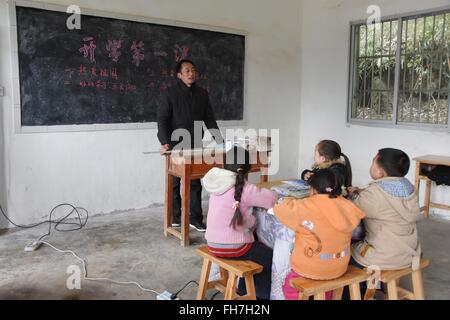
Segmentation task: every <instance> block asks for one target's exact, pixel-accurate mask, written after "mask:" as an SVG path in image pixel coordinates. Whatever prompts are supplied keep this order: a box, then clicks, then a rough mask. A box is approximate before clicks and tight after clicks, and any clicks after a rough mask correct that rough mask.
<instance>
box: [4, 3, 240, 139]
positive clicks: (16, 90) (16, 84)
mask: <svg viewBox="0 0 450 320" xmlns="http://www.w3.org/2000/svg"><path fill="white" fill-rule="evenodd" d="M16 6H20V7H29V8H36V9H43V10H51V11H57V12H66V10H67V8H68V6H63V5H56V4H50V3H44V2H34V1H26V0H10V1H9V2H8V7H9V28H10V42H11V66H12V89H13V96H12V98H13V99H12V100H13V110H14V112H13V117H14V132H15V133H44V132H85V131H110V130H140V129H156V128H157V124H156V122H146V123H114V124H81V125H51V126H22V123H21V97H20V81H19V79H20V74H19V50H18V33H17V23H16V19H17V15H16ZM81 11H82V12H81V13H82V15H90V16H96V17H104V18H113V19H122V20H129V21H136V22H143V23H154V24H161V25H167V26H175V27H184V28H191V29H198V30H206V31H216V32H223V33H229V34H237V35H242V36H244V38H245V43H247V41H246V40H247V36H248V32H247V31H244V30H238V29H233V28H225V27H217V26H210V25H204V24H195V23H190V22H182V21H177V20H169V19H160V18H153V17H146V16H137V15H131V14H123V13H114V12H109V11H103V10H98V9H90V8H84V7H83V8H81ZM81 23H83V22H81ZM244 55H245V56H244V90H243V92H244V101H243V102H244V110H243V119H242V120H231V121H218V125H219V127H234V126H239V127H242V126H246V125H247V63H246V62H247V45H245V52H244Z"/></svg>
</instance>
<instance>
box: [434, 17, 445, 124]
mask: <svg viewBox="0 0 450 320" xmlns="http://www.w3.org/2000/svg"><path fill="white" fill-rule="evenodd" d="M442 16H443V18H442V19H443V20H442V37H441V41H440V44H441V45H442V47H444V45H445V43H444V36H445V23H446V21H445V13H444V14H443V15H442ZM443 58H444V55H443V50H439V54H438V61H439V81H438V88H437V92H438V95H437V101H438V103H439V105H438V110H437V112H436V124H439V120H440V116H439V113H440V111H441V106H440V104H441V85H442V65H443V63H442V60H443Z"/></svg>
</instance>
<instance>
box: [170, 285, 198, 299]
mask: <svg viewBox="0 0 450 320" xmlns="http://www.w3.org/2000/svg"><path fill="white" fill-rule="evenodd" d="M190 283H195V284H196V285H197V287H198V286H199V284H198V282H197V281H195V280H191V281H189V282H188V283H186V284H185V285H184V286H183V288H181V289H180V290H178V291H177V292H175V293H173V294H172V295H171V296H170V300H175V299H176V298H178V295H179V294H180V292H181V291H183V290H184V289H186V287H187V286H188V285H189V284H190Z"/></svg>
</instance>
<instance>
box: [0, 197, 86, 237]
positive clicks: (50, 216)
mask: <svg viewBox="0 0 450 320" xmlns="http://www.w3.org/2000/svg"><path fill="white" fill-rule="evenodd" d="M63 206H69V207H71V208H72V210H71V211H70V212H69V214H67V215H65V216H64V217H63V218H61V219H59V220H52V214H53V213H54V211H55V210H56V209H58V208H60V207H63ZM0 211H1V213H2V214H3V216H4V217H5V218H6V220H8V221H9V222H10V223H11V224H12V225H14V226H16V227H18V228H23V229H31V228H35V227H37V226H40V225H43V224H44V223H48V224H49V226H48V232H47V233H46V234H44V235H43V236H41V237H40V238H39V239H38V240H37V241H38V242H39V241H41V240H42V239H43V238H45V237H47V236H49V235H50V233H51V228H52V223H54V224H55V227H54V228H55V230H56V231H59V232H70V231H76V230H80V229H81V228H83V227H84V226H85V225H86V223H87V221H88V218H89V213H88V211H87V210H86V209H84V208H81V207H75V206H73V205H71V204H69V203H61V204H59V205H57V206H55V207H53V209H52V210H51V211H50V214H49V218H48V220H46V221H42V222H39V223H36V224H33V225H29V226H23V225H19V224H16V223H14V222H13V221H12V220H11V219H10V218H9V217H8V216H7V215H6V213H5V212H4V211H3V208H2V207H1V206H0ZM79 211H84V212H85V213H86V219H85V220H84V222H83V221H82V220H81V213H80V212H79ZM73 212H76V213H77V216H78V221H79V223H75V222H64V220H66V219H67V218H69V217H70V216H71V215H72V213H73ZM59 225H72V226H76V227H74V228H71V229H58V226H59Z"/></svg>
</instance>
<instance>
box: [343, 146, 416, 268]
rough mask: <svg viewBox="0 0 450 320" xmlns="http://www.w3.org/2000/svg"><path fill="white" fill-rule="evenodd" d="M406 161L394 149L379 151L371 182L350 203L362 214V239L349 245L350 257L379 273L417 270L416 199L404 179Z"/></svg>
mask: <svg viewBox="0 0 450 320" xmlns="http://www.w3.org/2000/svg"><path fill="white" fill-rule="evenodd" d="M409 165H410V161H409V157H408V155H407V154H406V153H404V152H403V151H401V150H397V149H391V148H386V149H381V150H379V151H378V153H377V155H376V156H375V157H374V158H373V161H372V166H371V168H370V176H371V177H372V179H374V181H372V182H371V183H370V184H369V186H368V187H367V188H366V189H364V190H361V189H358V188H350V191H352V192H354V193H356V194H359V196H358V197H357V198H356V199H355V200H354V203H355V204H356V205H357V206H358V207H359V208H360V209H361V210H362V211H364V212H365V214H366V219H365V220H364V225H365V229H366V236H365V238H364V240H363V241H360V242H357V243H355V244H353V246H352V249H353V252H352V257H353V259H354V260H355V261H356V263H357V264H359V265H360V266H364V267H368V266H370V265H376V266H378V267H380V269H381V270H389V269H401V268H406V267H411V266H412V267H413V268H417V267H418V266H419V263H420V254H421V252H420V245H419V241H418V235H417V221H418V220H419V218H420V216H421V214H420V208H419V198H418V194H417V192H415V190H414V186H413V185H412V184H411V182H409V181H408V179H406V178H405V175H406V174H407V173H408V170H409Z"/></svg>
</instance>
